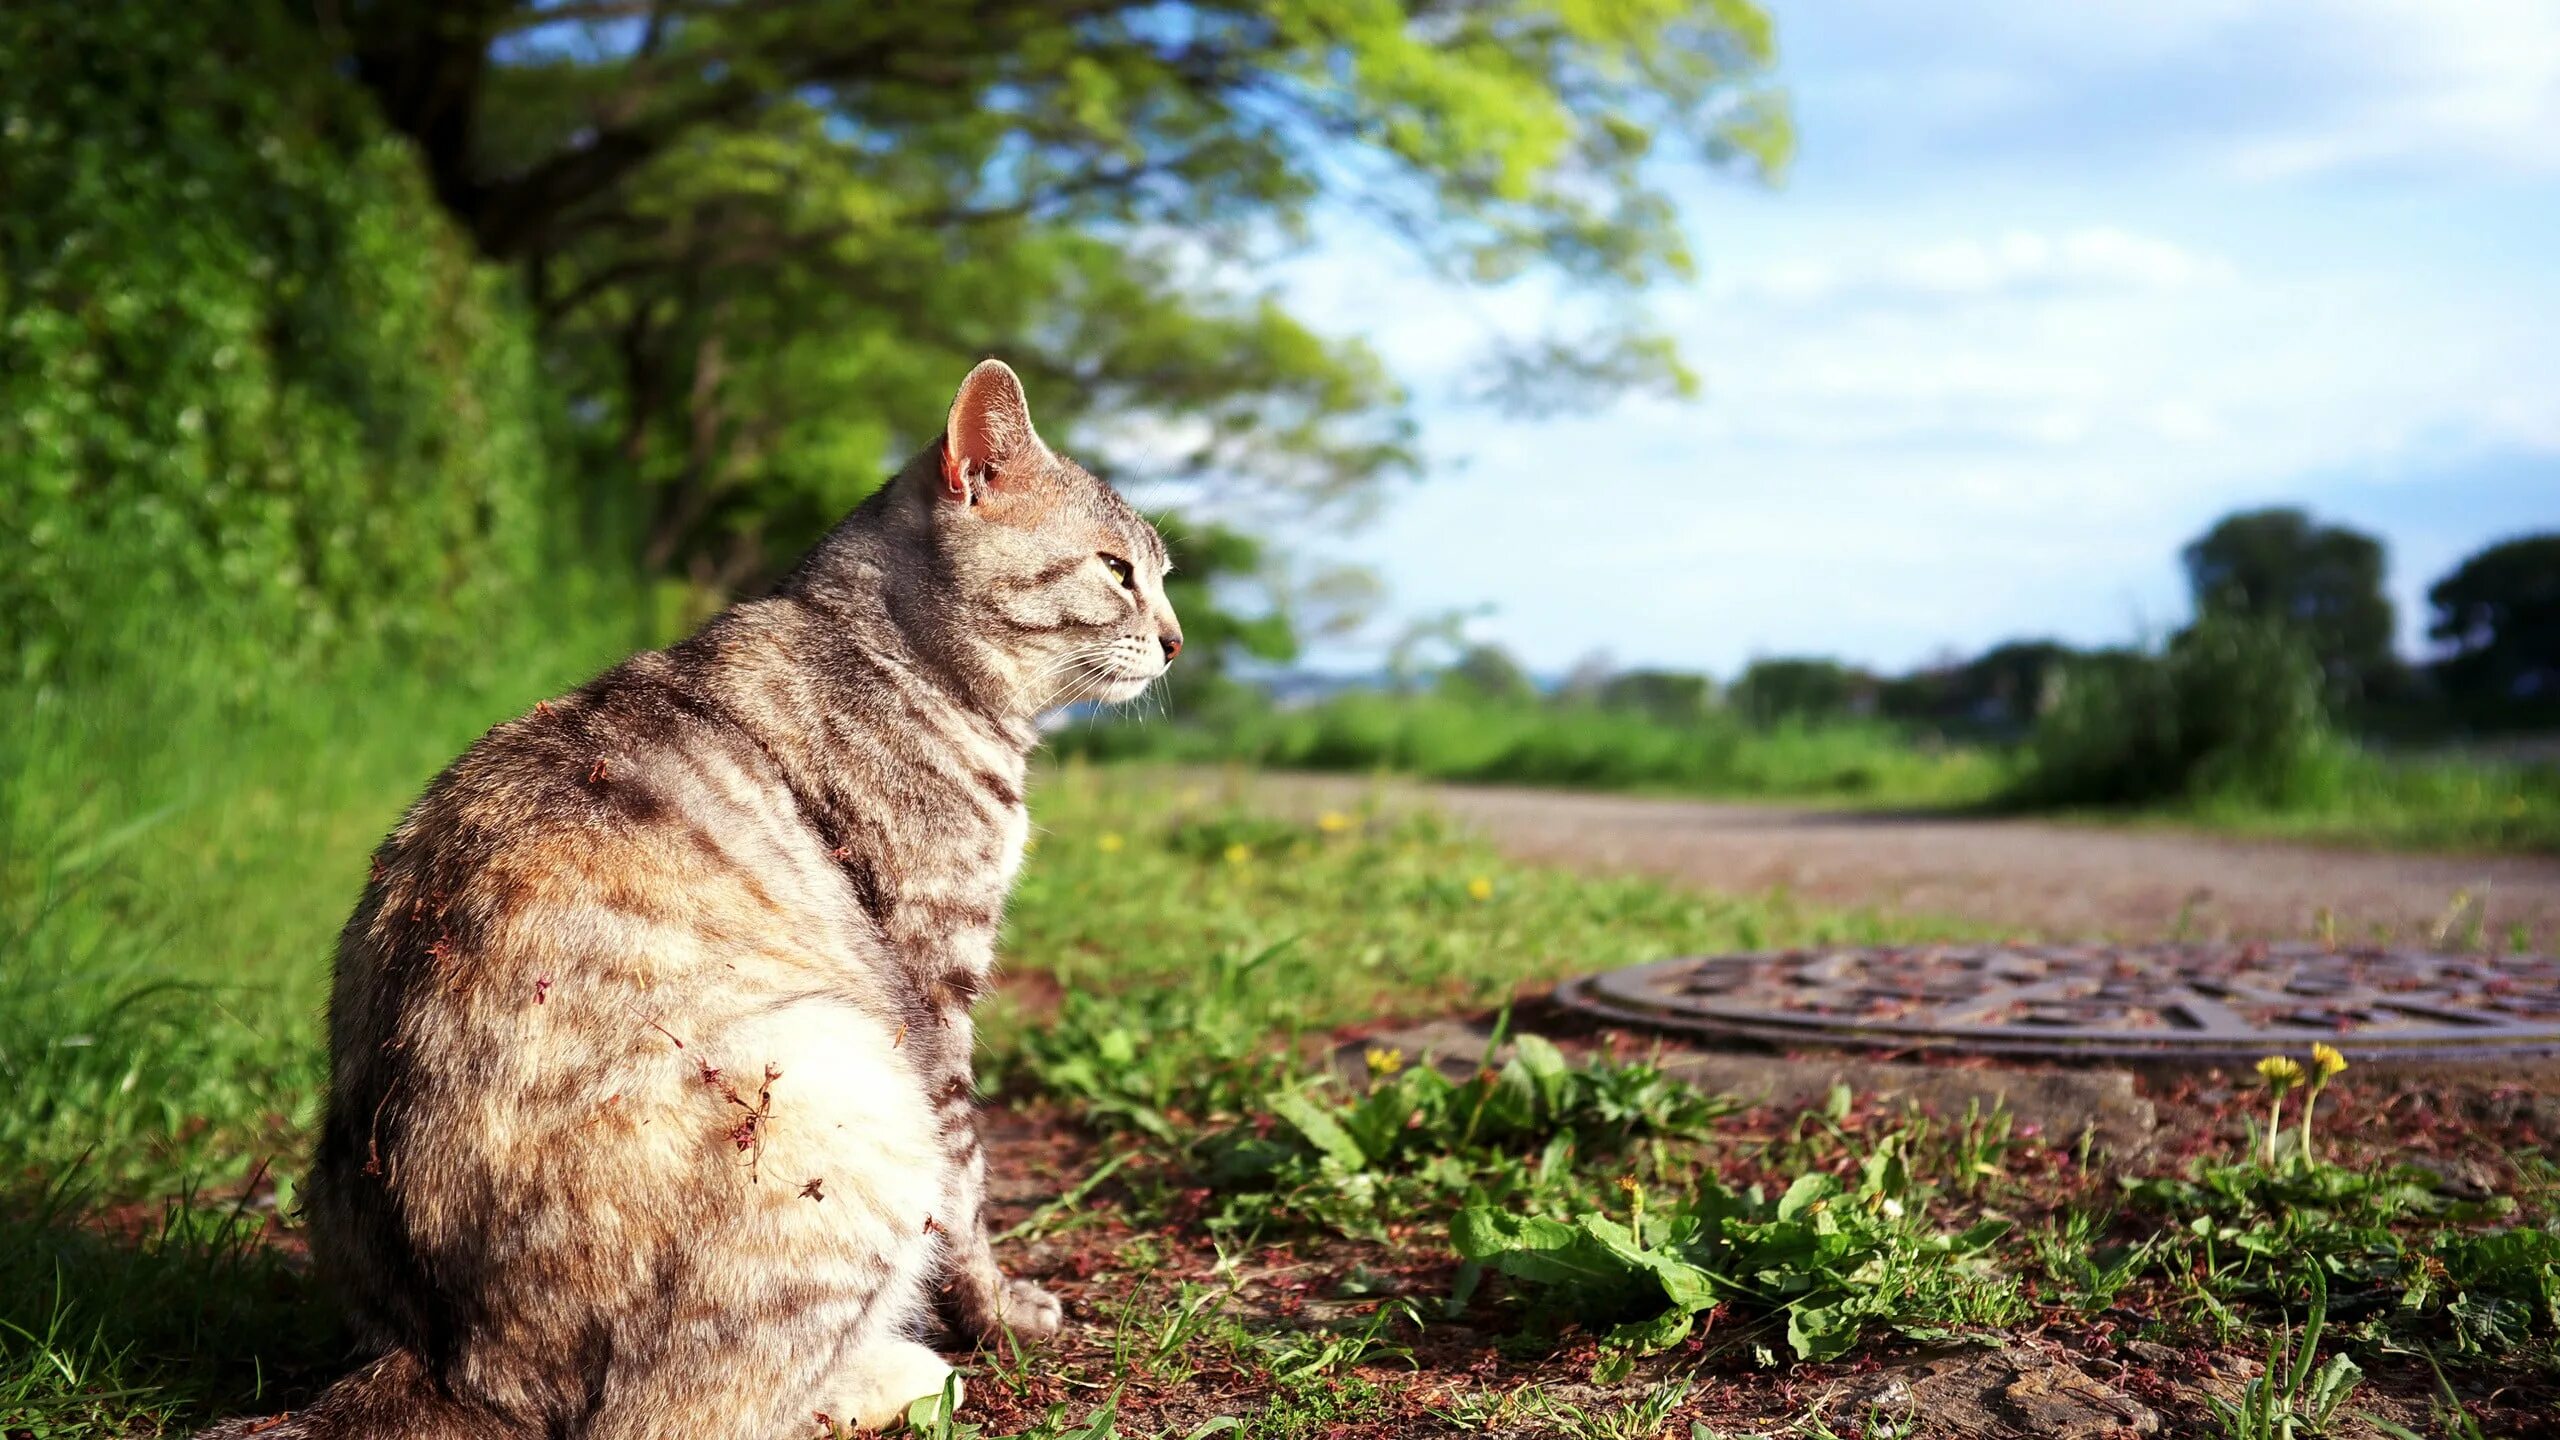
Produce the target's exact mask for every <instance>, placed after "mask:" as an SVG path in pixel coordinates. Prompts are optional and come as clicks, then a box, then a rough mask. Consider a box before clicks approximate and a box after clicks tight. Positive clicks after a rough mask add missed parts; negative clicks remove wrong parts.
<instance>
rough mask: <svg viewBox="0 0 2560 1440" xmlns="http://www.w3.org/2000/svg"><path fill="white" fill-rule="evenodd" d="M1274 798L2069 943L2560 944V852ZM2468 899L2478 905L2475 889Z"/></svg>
mask: <svg viewBox="0 0 2560 1440" xmlns="http://www.w3.org/2000/svg"><path fill="white" fill-rule="evenodd" d="M1253 784H1254V786H1255V788H1256V793H1257V794H1258V795H1259V796H1260V798H1261V800H1262V801H1263V802H1264V803H1266V804H1269V805H1271V806H1272V807H1273V808H1276V809H1279V810H1281V811H1284V812H1289V811H1295V812H1312V811H1315V810H1319V809H1325V808H1336V807H1343V806H1349V805H1353V804H1356V803H1358V802H1359V801H1361V800H1362V799H1363V798H1364V797H1367V796H1369V795H1371V794H1372V793H1383V794H1384V796H1385V797H1386V799H1387V803H1389V804H1391V805H1417V804H1420V805H1431V806H1435V807H1437V808H1439V809H1440V810H1442V811H1443V812H1445V813H1447V814H1448V815H1449V816H1451V817H1452V818H1454V819H1456V820H1458V821H1459V822H1461V823H1462V824H1464V825H1466V826H1468V827H1469V828H1471V829H1473V830H1475V831H1477V832H1479V833H1480V834H1482V835H1483V836H1485V837H1486V838H1487V839H1489V840H1490V841H1492V843H1493V844H1495V845H1496V846H1498V847H1500V848H1501V849H1502V850H1504V851H1506V852H1508V853H1510V854H1512V855H1514V856H1516V857H1518V858H1520V859H1523V860H1533V861H1543V862H1550V863H1556V864H1563V865H1569V866H1575V867H1580V868H1584V869H1593V870H1606V871H1626V870H1635V871H1643V872H1647V873H1651V874H1655V875H1660V876H1664V877H1667V878H1670V879H1673V880H1679V881H1684V882H1687V883H1690V884H1695V885H1701V886H1706V887H1709V888H1713V889H1718V890H1728V891H1762V890H1768V889H1772V888H1777V887H1784V888H1785V889H1787V890H1789V891H1791V892H1793V893H1795V894H1797V895H1799V896H1802V897H1805V898H1808V899H1812V900H1819V901H1822V902H1825V903H1828V904H1835V905H1872V906H1878V907H1882V908H1887V909H1892V910H1898V911H1903V912H1907V913H1917V914H1932V915H1949V916H1957V917H1961V918H1964V919H1967V920H1973V921H1979V922H1984V923H1988V924H1992V925H1997V926H2003V927H2015V928H2017V929H2019V930H2021V931H2027V932H2034V933H2038V934H2042V935H2045V936H2049V937H2054V938H2063V937H2075V936H2092V937H2095V936H2113V937H2116V938H2121V939H2152V938H2159V937H2161V936H2164V935H2167V934H2169V933H2171V932H2173V931H2175V930H2177V929H2178V927H2179V926H2180V925H2181V924H2183V925H2184V926H2185V927H2186V929H2187V931H2188V933H2190V934H2194V935H2199V936H2212V935H2233V936H2250V937H2267V938H2282V937H2290V936H2302V935H2307V934H2311V933H2315V932H2316V930H2317V928H2318V926H2319V924H2320V917H2321V913H2322V911H2323V910H2326V911H2327V912H2329V913H2330V914H2331V915H2332V916H2333V917H2334V919H2335V924H2336V926H2337V933H2338V934H2339V935H2341V936H2342V937H2350V938H2358V939H2362V938H2368V937H2371V936H2373V935H2375V934H2376V931H2377V927H2387V928H2388V930H2389V932H2390V933H2391V934H2392V935H2393V936H2395V937H2397V938H2399V939H2401V940H2405V941H2426V940H2430V939H2432V938H2434V937H2435V936H2436V935H2437V934H2438V932H2439V930H2440V929H2443V928H2444V927H2446V926H2447V925H2448V922H2450V926H2451V930H2450V933H2451V934H2453V935H2459V934H2460V933H2461V932H2462V931H2464V930H2466V929H2468V927H2469V926H2470V924H2471V923H2472V913H2473V911H2474V910H2475V909H2476V910H2479V911H2481V912H2483V918H2484V919H2485V923H2486V925H2487V926H2488V930H2489V933H2490V934H2492V935H2495V936H2501V937H2503V936H2505V935H2506V934H2507V933H2508V927H2509V926H2511V925H2514V924H2518V923H2521V924H2523V925H2525V926H2526V927H2527V928H2528V930H2530V931H2531V932H2532V934H2533V936H2534V938H2535V943H2536V944H2537V945H2538V946H2539V947H2541V948H2543V949H2545V950H2548V949H2550V948H2551V947H2552V946H2553V945H2554V944H2555V943H2560V858H2551V857H2543V856H2517V855H2506V856H2464V855H2413V854H2400V853H2390V852H2372V851H2356V850H2342V849H2332V848H2326V847H2319V846H2310V845H2298V844H2288V843H2282V842H2274V841H2262V840H2232V839H2224V838H2221V837H2217V836H2209V835H2199V834H2191V833H2186V832H2181V831H2174V830H2164V829H2149V828H2145V829H2120V828H2110V827H2105V826H2099V825H2081V824H2051V823H2045V822H2039V821H2030V820H2005V819H1970V818H1964V819H1957V818H1948V817H1945V816H1937V815H1922V816H1914V815H1893V814H1872V813H1858V812H1849V811H1835V810H1807V809H1797V808H1790V807H1784V806H1772V805H1735V804H1721V803H1716V802H1711V801H1697V800H1659V799H1639V798H1633V797H1629V796H1620V795H1586V794H1576V793H1572V792H1565V791H1552V790H1525V789H1511V788H1501V787H1485V786H1457V785H1414V784H1403V783H1393V784H1389V785H1387V786H1385V787H1384V788H1383V791H1381V787H1380V785H1379V784H1378V783H1377V782H1373V781H1370V780H1366V779H1361V778H1355V777H1345V776H1320V775H1280V774H1275V775H1265V776H1261V777H1258V778H1257V779H1256V780H1255V781H1254V782H1253ZM2462 897H2467V898H2462Z"/></svg>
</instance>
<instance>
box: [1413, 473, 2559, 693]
mask: <svg viewBox="0 0 2560 1440" xmlns="http://www.w3.org/2000/svg"><path fill="white" fill-rule="evenodd" d="M2180 558H2181V560H2182V561H2183V563H2184V566H2185V569H2186V572H2187V582H2188V588H2189V593H2190V595H2191V597H2192V599H2193V601H2194V605H2195V616H2194V619H2193V621H2191V622H2190V624H2189V625H2188V626H2187V627H2186V628H2185V629H2183V630H2181V631H2180V632H2179V633H2178V634H2177V635H2175V636H2172V637H2170V642H2169V648H2170V650H2172V651H2175V650H2178V649H2179V648H2180V647H2182V646H2192V645H2194V644H2196V643H2200V642H2199V641H2198V639H2197V637H2198V634H2199V630H2200V629H2203V628H2210V627H2213V626H2215V625H2217V624H2223V625H2229V626H2246V627H2255V628H2257V629H2262V630H2265V631H2267V632H2270V633H2272V634H2273V635H2275V636H2278V637H2281V638H2282V639H2283V640H2284V641H2285V642H2286V644H2287V645H2288V646H2289V647H2290V648H2291V649H2293V650H2296V651H2298V652H2299V653H2300V654H2301V655H2302V656H2304V657H2305V658H2306V659H2307V661H2308V663H2309V664H2310V665H2311V666H2312V667H2313V669H2314V670H2315V671H2316V680H2317V684H2316V692H2317V696H2318V699H2319V702H2320V705H2321V708H2322V710H2323V711H2324V713H2325V714H2326V715H2328V716H2329V717H2331V718H2332V719H2334V720H2336V721H2337V722H2339V723H2342V724H2344V725H2346V726H2348V727H2349V728H2354V729H2362V730H2366V731H2369V732H2378V733H2383V734H2420V733H2428V732H2438V731H2443V730H2447V729H2460V730H2472V731H2500V730H2520V729H2548V728H2553V727H2560V532H2551V533H2543V534H2534V535H2525V536H2520V537H2517V538H2515V539H2511V540H2506V541H2502V542H2500V543H2498V544H2495V545H2491V546H2489V547H2488V548H2486V549H2484V550H2482V551H2480V552H2479V553H2478V554H2476V555H2473V556H2471V557H2470V558H2469V559H2466V560H2464V561H2463V562H2462V563H2461V564H2460V565H2458V566H2456V567H2455V568H2454V569H2453V570H2452V571H2451V572H2450V573H2448V574H2446V575H2445V576H2443V577H2442V578H2441V579H2439V580H2437V581H2436V583H2435V584H2434V585H2433V586H2432V587H2431V588H2430V589H2429V590H2428V592H2427V600H2428V606H2429V609H2430V611H2431V614H2430V618H2429V623H2428V627H2427V634H2428V638H2429V639H2430V640H2431V641H2433V642H2434V643H2435V645H2436V646H2437V651H2436V653H2435V655H2434V656H2433V657H2431V658H2429V659H2426V660H2423V661H2419V662H2416V663H2412V662H2409V661H2406V660H2403V659H2402V658H2401V657H2400V656H2399V654H2398V653H2397V652H2396V651H2395V649H2394V648H2393V644H2392V640H2393V635H2394V633H2395V630H2396V627H2397V620H2396V617H2395V615H2394V613H2393V606H2392V603H2391V599H2390V597H2389V596H2388V595H2387V594H2385V593H2384V590H2383V577H2384V573H2385V566H2384V561H2385V555H2384V549H2383V545H2382V542H2381V541H2379V540H2377V539H2375V538H2374V537H2373V536H2370V535H2366V534H2363V533H2361V532H2359V531H2356V530H2352V529H2349V528H2347V527H2345V526H2342V525H2332V524H2324V523H2321V522H2320V521H2318V520H2316V519H2314V518H2313V517H2312V516H2310V515H2309V514H2307V513H2305V512H2304V511H2302V510H2299V509H2293V508H2273V509H2263V510H2250V511H2243V512H2240V513H2237V514H2233V515H2229V516H2226V517H2224V518H2223V519H2222V520H2221V521H2219V522H2217V523H2216V524H2215V525H2214V526H2213V527H2212V528H2211V529H2210V530H2207V531H2206V532H2205V533H2204V534H2203V535H2200V536H2198V537H2197V538H2196V539H2195V540H2194V541H2193V542H2192V543H2190V544H2189V545H2187V546H2186V548H2185V549H2184V550H2183V551H2182V552H2181V556H2180ZM2142 659H2143V652H2141V651H2139V650H2135V649H2129V648H2127V649H2102V650H2082V649H2077V648H2074V647H2072V646H2070V645H2066V644H2064V643H2062V642H2060V641H2058V640H2050V639H2023V640H2012V641H2007V642H2004V643H2002V644H1999V645H1996V646H1993V647H1992V648H1991V649H1989V650H1987V651H1984V652H1983V653H1982V654H1980V655H1977V656H1974V657H1973V658H1971V659H1964V660H1951V661H1948V662H1945V663H1941V664H1934V665H1929V666H1924V667H1922V668H1919V669H1916V670H1913V671H1910V672H1908V673H1905V674H1901V675H1880V674H1877V673H1875V672H1873V671H1869V670H1866V669H1863V668H1861V667H1858V666H1855V665H1850V664H1846V663H1843V662H1841V661H1839V660H1835V659H1829V658H1825V657H1819V656H1776V657H1769V658H1763V659H1758V660H1754V661H1752V662H1751V663H1750V664H1749V665H1748V666H1746V667H1744V669H1743V671H1742V672H1741V674H1740V675H1738V676H1737V677H1735V679H1734V681H1733V682H1732V684H1731V685H1730V686H1728V687H1724V688H1723V689H1721V690H1719V688H1718V687H1717V685H1716V683H1715V682H1714V681H1713V680H1712V679H1710V678H1709V677H1707V676H1704V675H1698V674H1689V673H1683V672H1679V671H1672V670H1656V669H1637V670H1626V671H1615V672H1612V671H1609V670H1608V669H1606V667H1603V666H1599V665H1596V664H1595V665H1585V666H1583V667H1581V668H1580V669H1578V670H1577V672H1576V674H1575V675H1574V677H1573V678H1572V679H1570V680H1569V681H1568V682H1567V683H1566V685H1565V686H1564V687H1563V695H1564V698H1566V699H1568V700H1572V701H1577V702H1582V703H1588V704H1592V705H1595V706H1598V707H1600V708H1603V709H1609V710H1621V711H1631V712H1638V713H1643V714H1646V715H1650V716H1653V717H1654V718H1657V719H1661V720H1666V721H1672V722H1679V721H1684V720H1691V719H1697V718H1700V717H1703V716H1705V715H1707V714H1708V713H1709V712H1711V711H1714V710H1717V709H1719V708H1722V709H1725V710H1728V711H1730V712H1731V713H1733V714H1735V715H1737V716H1739V717H1741V718H1743V719H1745V720H1748V721H1750V722H1752V723H1754V724H1758V725H1763V726H1769V725H1777V724H1782V723H1788V722H1798V723H1819V722H1825V721H1834V720H1842V719H1856V718H1874V719H1882V720H1888V721H1895V722H1900V723H1903V724H1906V725H1911V726H1916V727H1922V728H1926V729H1929V730H1934V731H1936V732H1938V733H1941V734H1945V735H1948V736H1951V737H1962V738H1971V739H1994V740H2006V739H2016V738H2019V737H2022V736H2024V735H2026V734H2027V733H2028V732H2029V731H2031V730H2032V729H2034V728H2035V726H2036V724H2037V722H2038V720H2039V719H2040V718H2042V717H2043V716H2045V715H2046V714H2047V713H2048V712H2050V711H2051V710H2052V709H2053V707H2054V706H2055V704H2056V703H2057V702H2058V700H2059V698H2060V696H2061V691H2062V682H2063V679H2064V677H2065V675H2066V674H2068V673H2070V672H2071V671H2073V670H2074V669H2075V668H2076V669H2081V670H2090V669H2097V670H2109V669H2114V670H2122V669H2123V668H2125V667H2127V666H2131V665H2134V664H2137V663H2139V662H2140V661H2141V660H2142ZM2270 663H2272V662H2270ZM1436 683H1437V685H1438V686H1439V687H1440V688H1441V689H1442V690H1443V691H1444V692H1447V693H1452V694H1459V695H1472V696H1481V697H1484V698H1488V699H1504V700H1516V699H1522V698H1527V697H1529V696H1532V695H1534V694H1535V693H1536V687H1535V686H1534V685H1533V684H1532V682H1531V680H1530V678H1529V676H1528V675H1527V673H1526V672H1525V671H1524V670H1522V668H1521V667H1520V666H1519V664H1518V663H1517V662H1516V661H1514V660H1513V659H1512V658H1511V657H1510V656H1508V655H1507V654H1504V653H1503V652H1502V651H1501V650H1500V649H1499V648H1498V647H1493V646H1487V645H1475V646H1467V647H1464V648H1462V649H1461V650H1460V651H1459V652H1458V654H1457V656H1456V658H1455V660H1454V662H1453V663H1451V664H1450V665H1449V666H1447V667H1446V668H1445V669H1443V670H1441V671H1440V672H1439V674H1438V677H1437V681H1436Z"/></svg>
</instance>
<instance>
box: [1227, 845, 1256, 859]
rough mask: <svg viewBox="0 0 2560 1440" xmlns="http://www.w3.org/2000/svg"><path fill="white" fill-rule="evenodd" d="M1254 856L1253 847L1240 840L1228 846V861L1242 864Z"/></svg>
mask: <svg viewBox="0 0 2560 1440" xmlns="http://www.w3.org/2000/svg"><path fill="white" fill-rule="evenodd" d="M1252 858H1253V847H1252V846H1250V845H1247V844H1246V843H1244V842H1243V841H1241V840H1239V841H1237V842H1236V843H1234V844H1233V845H1230V846H1228V847H1227V863H1228V864H1230V865H1242V864H1243V863H1245V862H1246V861H1248V860H1251V859H1252Z"/></svg>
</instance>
